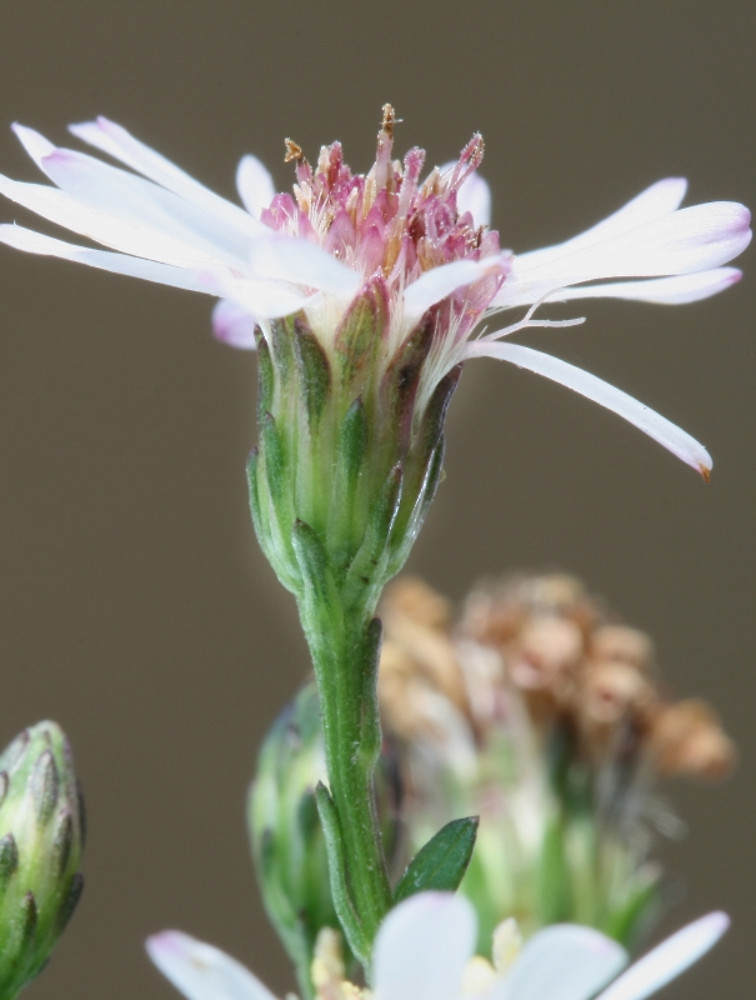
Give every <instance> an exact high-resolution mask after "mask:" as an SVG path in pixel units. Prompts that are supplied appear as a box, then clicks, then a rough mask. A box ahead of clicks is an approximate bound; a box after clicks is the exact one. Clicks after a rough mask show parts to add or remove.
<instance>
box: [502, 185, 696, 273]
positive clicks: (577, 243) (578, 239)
mask: <svg viewBox="0 0 756 1000" xmlns="http://www.w3.org/2000/svg"><path fill="white" fill-rule="evenodd" d="M687 189H688V182H687V180H686V179H685V178H684V177H667V178H665V179H664V180H661V181H657V182H656V183H655V184H652V185H651V186H650V187H647V188H646V189H645V190H644V191H641V193H640V194H639V195H636V196H635V198H633V199H632V200H631V201H629V202H627V204H625V205H623V206H622V208H620V209H618V210H617V211H616V212H614V213H612V215H609V216H607V217H606V218H605V219H602V220H601V222H598V223H596V225H595V226H591V228H590V229H586V230H585V231H584V232H582V233H580V234H578V235H577V236H573V237H571V239H569V240H566V241H565V242H564V243H556V244H554V245H553V246H549V247H543V248H542V249H540V250H531V251H530V252H529V253H525V254H521V255H520V259H522V258H526V259H527V260H528V261H532V262H533V263H536V262H537V263H539V264H540V263H542V262H546V261H547V260H548V259H550V258H552V257H561V256H562V255H563V254H564V253H565V252H567V251H570V250H578V249H583V248H585V247H589V246H593V245H595V244H596V243H603V242H604V241H605V240H607V239H616V238H617V237H621V236H623V235H624V234H626V233H628V232H631V231H632V230H633V229H637V228H638V226H642V225H645V224H646V223H648V222H654V221H656V220H657V219H663V218H664V217H665V216H668V215H671V214H672V213H673V212H674V211H676V209H678V208H679V207H680V205H681V204H682V200H683V198H684V197H685V192H686V191H687Z"/></svg>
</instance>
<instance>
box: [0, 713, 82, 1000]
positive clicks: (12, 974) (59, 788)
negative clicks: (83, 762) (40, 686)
mask: <svg viewBox="0 0 756 1000" xmlns="http://www.w3.org/2000/svg"><path fill="white" fill-rule="evenodd" d="M83 843H84V814H83V805H82V799H81V794H80V790H79V786H78V783H77V780H76V776H75V773H74V765H73V757H72V754H71V748H70V746H69V744H68V740H67V739H66V737H65V735H64V734H63V732H62V730H61V729H60V727H59V726H58V725H57V724H56V723H54V722H40V723H38V724H37V725H36V726H32V727H30V728H29V729H26V730H24V732H22V733H21V734H20V735H19V736H17V737H16V739H15V740H13V742H12V743H11V744H10V745H9V746H8V747H7V748H6V749H5V750H4V751H3V753H2V754H1V755H0V1000H12V998H13V997H15V996H16V995H17V994H18V993H19V991H20V990H21V989H22V988H23V987H24V986H25V985H26V984H27V983H28V982H29V981H30V980H31V979H33V978H34V977H35V976H36V975H37V974H38V973H39V972H40V971H41V970H42V968H43V967H44V965H45V963H46V962H47V959H48V957H49V955H50V952H51V951H52V949H53V946H54V945H55V942H56V941H57V939H58V937H59V936H60V934H61V933H62V931H63V929H64V927H65V926H66V924H67V923H68V920H69V918H70V916H71V914H72V913H73V911H74V908H75V906H76V904H77V902H78V900H79V897H80V895H81V890H82V884H83V882H82V876H81V874H80V873H79V863H80V860H81V852H82V847H83Z"/></svg>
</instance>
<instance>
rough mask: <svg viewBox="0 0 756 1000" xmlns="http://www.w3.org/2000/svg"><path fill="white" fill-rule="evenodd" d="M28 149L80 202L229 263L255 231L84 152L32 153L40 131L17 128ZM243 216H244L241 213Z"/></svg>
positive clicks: (242, 254)
mask: <svg viewBox="0 0 756 1000" xmlns="http://www.w3.org/2000/svg"><path fill="white" fill-rule="evenodd" d="M16 131H17V134H18V136H19V139H20V140H21V142H22V143H23V144H24V146H25V148H26V149H27V152H29V153H30V155H31V156H32V157H33V158H34V159H35V162H36V163H37V165H38V166H39V168H40V169H41V170H42V171H43V172H44V173H45V175H46V176H47V177H48V178H49V179H50V180H51V181H53V183H54V184H57V186H58V187H59V188H60V189H61V190H62V191H65V192H66V193H67V194H69V195H71V196H72V197H73V198H75V199H76V200H77V202H79V203H80V204H81V205H83V206H88V207H89V208H91V209H94V210H95V211H99V212H103V213H105V214H107V215H112V216H115V217H117V218H119V219H121V220H123V222H125V223H128V224H131V225H134V226H144V227H146V228H149V229H153V230H159V231H160V232H162V233H165V234H166V235H169V236H171V237H173V238H174V239H176V240H180V241H182V242H183V243H185V244H187V245H189V246H192V247H196V248H197V249H201V250H203V251H204V252H205V253H206V254H209V255H211V256H214V257H218V258H221V259H226V260H227V261H229V262H239V261H243V260H244V258H245V255H246V251H247V247H248V245H249V241H250V239H251V238H252V236H253V235H254V232H256V230H254V231H253V230H252V229H251V228H250V227H249V226H248V225H246V224H245V226H244V228H243V229H240V228H239V227H238V226H229V225H228V224H227V223H226V221H225V220H224V219H223V218H222V216H220V215H219V214H218V213H217V212H208V210H207V209H206V208H205V207H204V206H202V205H197V204H196V203H194V202H192V201H189V200H187V199H186V198H183V197H181V196H180V195H177V194H175V193H174V192H172V191H168V190H166V189H165V188H162V187H160V186H158V185H157V184H154V183H153V182H152V181H149V180H145V179H144V178H142V177H137V176H136V174H132V173H130V172H129V171H126V170H122V169H121V168H120V167H111V166H110V165H109V164H107V163H103V162H102V161H101V160H97V159H95V158H94V157H92V156H89V155H87V154H85V153H78V152H76V151H75V150H70V149H63V148H60V149H53V150H52V152H50V153H47V154H46V155H44V156H41V157H36V156H35V155H34V154H35V151H36V150H37V149H38V148H39V145H40V142H45V143H46V140H45V139H43V137H42V136H40V135H38V133H35V132H33V130H31V129H26V128H24V129H21V128H17V129H16ZM242 217H243V218H245V219H248V218H249V217H248V216H245V215H244V214H243V213H242Z"/></svg>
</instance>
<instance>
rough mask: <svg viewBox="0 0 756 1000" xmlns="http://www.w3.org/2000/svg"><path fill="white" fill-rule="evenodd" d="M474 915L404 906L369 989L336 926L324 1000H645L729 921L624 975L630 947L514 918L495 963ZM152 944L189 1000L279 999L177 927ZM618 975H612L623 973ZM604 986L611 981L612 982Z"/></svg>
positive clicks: (327, 946)
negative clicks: (349, 973)
mask: <svg viewBox="0 0 756 1000" xmlns="http://www.w3.org/2000/svg"><path fill="white" fill-rule="evenodd" d="M475 923H476V919H475V912H474V910H473V908H472V906H471V904H470V903H469V902H468V901H467V900H465V899H464V898H462V897H459V896H451V895H449V894H445V893H420V894H418V895H416V896H412V897H411V898H410V899H408V900H405V902H403V903H400V904H399V905H398V906H397V907H396V908H395V909H394V910H392V911H391V913H390V914H389V915H388V917H387V918H386V920H385V921H384V923H383V925H382V927H381V929H380V931H379V933H378V937H377V940H376V944H375V951H374V956H373V982H372V987H371V989H360V988H359V987H357V986H355V985H354V984H353V983H351V982H349V981H348V980H345V979H344V968H343V965H342V964H341V962H340V960H339V955H338V948H337V945H336V943H335V940H334V935H333V933H332V932H328V933H326V934H324V935H323V937H322V939H321V942H320V945H319V951H318V954H317V956H316V959H315V962H314V963H313V983H314V986H315V996H316V997H317V998H318V1000H463V998H467V1000H590V998H592V997H595V996H596V993H597V991H599V990H602V989H603V991H602V992H601V993H600V994H599V995H598V996H597V997H596V1000H645V997H648V996H651V995H652V994H653V993H655V992H656V991H657V990H659V989H661V988H662V987H663V986H665V985H666V984H667V983H668V982H670V981H671V980H672V979H674V978H676V977H677V976H678V975H680V974H681V973H682V972H684V971H685V969H687V968H688V967H689V966H690V965H692V964H693V963H694V962H696V961H698V959H699V958H701V957H702V956H703V955H704V954H705V953H706V952H707V951H708V950H709V949H710V948H711V947H712V946H713V945H714V944H715V943H716V942H717V941H718V940H719V938H720V937H721V936H722V934H723V933H724V932H725V930H726V929H727V926H728V923H729V921H728V919H727V917H726V916H725V914H723V913H710V914H708V916H705V917H702V918H700V919H699V920H697V921H695V922H694V923H692V924H689V925H688V926H687V927H684V928H683V929H682V930H680V931H678V932H677V933H676V934H673V935H672V937H670V938H668V939H667V940H666V941H664V942H663V943H662V944H661V945H659V946H658V947H656V948H654V949H653V950H652V951H650V952H649V953H648V954H647V955H645V956H644V957H643V958H642V959H641V960H640V961H639V962H636V963H635V964H634V965H632V966H630V968H629V969H627V970H626V971H625V972H624V973H622V974H621V975H619V976H618V973H620V972H621V970H622V969H623V967H624V966H625V965H626V964H627V960H628V956H627V952H625V950H624V949H623V948H622V947H620V945H618V944H617V943H616V942H615V941H612V940H611V939H609V938H607V937H605V936H604V935H603V934H601V933H599V932H598V931H594V930H592V929H591V928H588V927H580V926H578V925H575V924H559V925H554V926H552V927H548V928H546V929H544V930H542V931H539V932H538V933H537V934H535V935H533V937H532V938H530V939H529V940H528V941H527V942H526V943H525V944H524V945H522V946H521V944H520V941H519V936H518V934H517V930H516V926H515V925H514V923H513V921H511V920H508V921H505V922H504V923H503V924H502V925H500V926H499V927H498V928H497V930H496V933H495V935H494V941H493V949H492V956H493V958H492V960H488V959H484V958H482V957H480V956H475V955H474V954H473V947H474V941H475V936H476V929H475ZM147 950H148V952H149V955H150V957H151V958H152V960H153V962H154V963H155V964H156V965H157V967H158V968H159V969H160V971H161V972H163V974H164V975H166V976H167V977H168V979H170V980H171V982H172V983H173V984H174V985H175V986H176V987H177V988H178V989H179V990H180V991H181V992H182V993H183V994H184V995H185V996H186V997H187V998H188V1000H275V997H274V996H273V994H272V993H271V992H270V991H269V990H268V989H267V987H265V986H264V985H263V984H262V983H261V982H260V980H259V979H257V977H256V976H254V975H253V974H252V973H251V972H249V971H248V970H247V969H245V968H244V967H243V966H242V965H240V964H239V963H238V962H236V961H235V960H234V959H232V958H230V957H229V956H228V955H225V954H224V953H223V952H221V951H219V950H218V949H217V948H213V947H212V946H210V945H207V944H204V943H203V942H200V941H196V940H195V939H194V938H191V937H189V936H188V935H186V934H182V933H180V932H178V931H165V932H163V933H162V934H157V935H155V936H154V937H152V938H150V939H149V940H148V942H147ZM617 976H618V978H615V977H617ZM611 980H614V981H613V982H611V984H610V985H609V986H607V983H610V981H611Z"/></svg>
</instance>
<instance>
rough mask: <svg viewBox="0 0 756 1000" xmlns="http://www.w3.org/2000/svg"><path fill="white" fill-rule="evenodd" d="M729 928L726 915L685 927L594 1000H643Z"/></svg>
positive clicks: (719, 914) (696, 957) (709, 946)
mask: <svg viewBox="0 0 756 1000" xmlns="http://www.w3.org/2000/svg"><path fill="white" fill-rule="evenodd" d="M729 925H730V920H729V917H728V916H727V914H726V913H709V914H708V915H707V916H705V917H701V918H700V919H699V920H696V921H694V923H692V924H688V926H687V927H683V928H682V930H679V931H677V933H676V934H673V935H672V937H669V938H667V940H666V941H663V942H662V943H661V944H660V945H658V947H656V948H654V949H653V950H652V951H650V952H649V953H648V954H647V955H644V956H643V958H641V959H640V961H638V962H635V964H634V965H631V966H630V968H629V969H628V970H627V972H625V973H624V974H623V975H621V976H620V977H619V979H616V980H615V981H614V982H613V983H612V985H611V986H610V987H609V988H608V989H606V990H604V992H603V993H602V994H600V996H598V997H597V998H596V1000H644V998H645V997H648V996H650V995H651V994H652V993H655V992H656V991H657V990H660V989H661V988H662V986H665V985H666V984H667V983H668V982H670V981H671V980H672V979H674V978H675V977H676V976H679V975H680V973H681V972H684V971H685V970H686V969H687V968H688V967H689V966H691V965H692V964H693V963H694V962H697V961H698V959H699V958H701V957H702V956H703V955H705V954H706V952H707V951H708V950H709V949H710V948H712V947H713V946H714V945H715V944H716V943H717V941H718V940H719V939H720V938H721V937H722V935H723V934H724V932H725V931H726V930H727V928H728V927H729Z"/></svg>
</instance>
